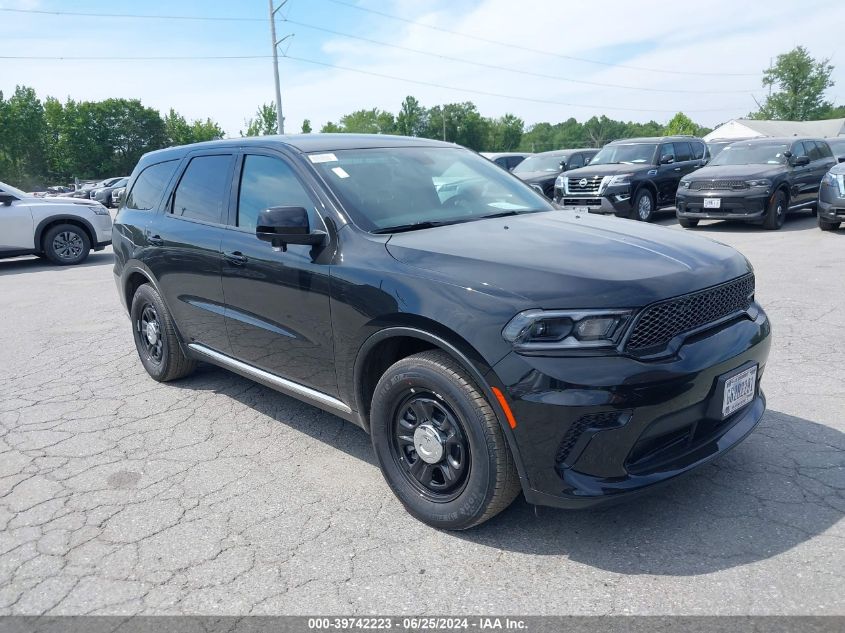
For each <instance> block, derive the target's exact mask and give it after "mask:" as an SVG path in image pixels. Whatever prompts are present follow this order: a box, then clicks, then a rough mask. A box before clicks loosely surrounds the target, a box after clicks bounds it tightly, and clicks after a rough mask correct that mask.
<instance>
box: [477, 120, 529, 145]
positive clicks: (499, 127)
mask: <svg viewBox="0 0 845 633" xmlns="http://www.w3.org/2000/svg"><path fill="white" fill-rule="evenodd" d="M524 128H525V122H524V121H523V120H522V119H520V118H518V117H516V116H514V115H513V114H506V115H505V116H503V117H500V118H498V119H493V120H491V121H490V123H489V138H488V139H487V143H486V146H485V149H487V150H489V151H491V152H512V151H514V150H515V149H516V148H517V147H519V143H520V141H522V133H523V129H524Z"/></svg>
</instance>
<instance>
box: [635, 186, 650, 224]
mask: <svg viewBox="0 0 845 633" xmlns="http://www.w3.org/2000/svg"><path fill="white" fill-rule="evenodd" d="M652 217H654V196H653V195H652V193H651V191H649V190H648V189H640V191H639V192H638V193H637V196H636V197H635V198H634V218H635V219H637V220H639V221H640V222H651V219H652Z"/></svg>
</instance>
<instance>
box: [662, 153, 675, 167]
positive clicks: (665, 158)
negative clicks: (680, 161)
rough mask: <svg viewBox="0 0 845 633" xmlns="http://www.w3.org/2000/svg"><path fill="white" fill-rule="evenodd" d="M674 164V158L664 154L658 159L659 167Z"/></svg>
mask: <svg viewBox="0 0 845 633" xmlns="http://www.w3.org/2000/svg"><path fill="white" fill-rule="evenodd" d="M674 162H675V157H674V156H672V155H671V154H664V155H663V156H661V157H660V164H661V165H671V164H672V163H674Z"/></svg>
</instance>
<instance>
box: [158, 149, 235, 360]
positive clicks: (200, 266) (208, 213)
mask: <svg viewBox="0 0 845 633" xmlns="http://www.w3.org/2000/svg"><path fill="white" fill-rule="evenodd" d="M234 166H235V152H234V150H228V151H227V150H220V151H213V152H194V153H192V154H189V155H188V156H187V158H186V160H185V161H183V164H182V165H181V168H180V169H181V171H180V173H179V176H178V179H177V181H176V186H175V187H174V189H173V191H172V192H171V193H170V195H169V196H168V198H167V201H166V204H165V208H164V211H163V213H159V214H157V215H156V216H155V217H154V218H153V219H152V220H151V221H150V223H149V225H148V227H147V239H146V241H147V244H148V245H149V248H150V249H151V251H152V253H151V256H148V257H146V258H145V261H146V262H147V264H148V265H149V267H150V269H151V270H152V272H153V274H154V275H155V277H156V279H157V280H158V283H159V288H160V290H161V291H162V293H163V294H164V300H165V302H166V303H167V306H168V308H169V309H170V312H171V314H172V315H173V318H174V320H175V321H176V325H177V327H178V328H179V332H180V333H181V335H182V338H183V340H184V341H185V342H186V343H192V342H195V343H201V344H203V345H205V346H207V347H210V348H212V349H215V350H217V351H220V352H224V353H228V352H229V351H230V348H229V337H228V334H227V332H226V322H225V318H224V310H225V304H224V301H223V284H222V280H221V278H220V275H221V263H222V254H221V251H220V244H221V242H222V240H223V234H224V233H225V232H226V224H225V222H226V217H227V215H228V209H229V193H230V191H231V187H232V179H233V176H234Z"/></svg>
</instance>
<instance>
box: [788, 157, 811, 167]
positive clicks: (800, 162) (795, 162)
mask: <svg viewBox="0 0 845 633" xmlns="http://www.w3.org/2000/svg"><path fill="white" fill-rule="evenodd" d="M809 164H810V157H809V156H796V157H795V158H793V159H792V166H793V167H804V166H805V165H809Z"/></svg>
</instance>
